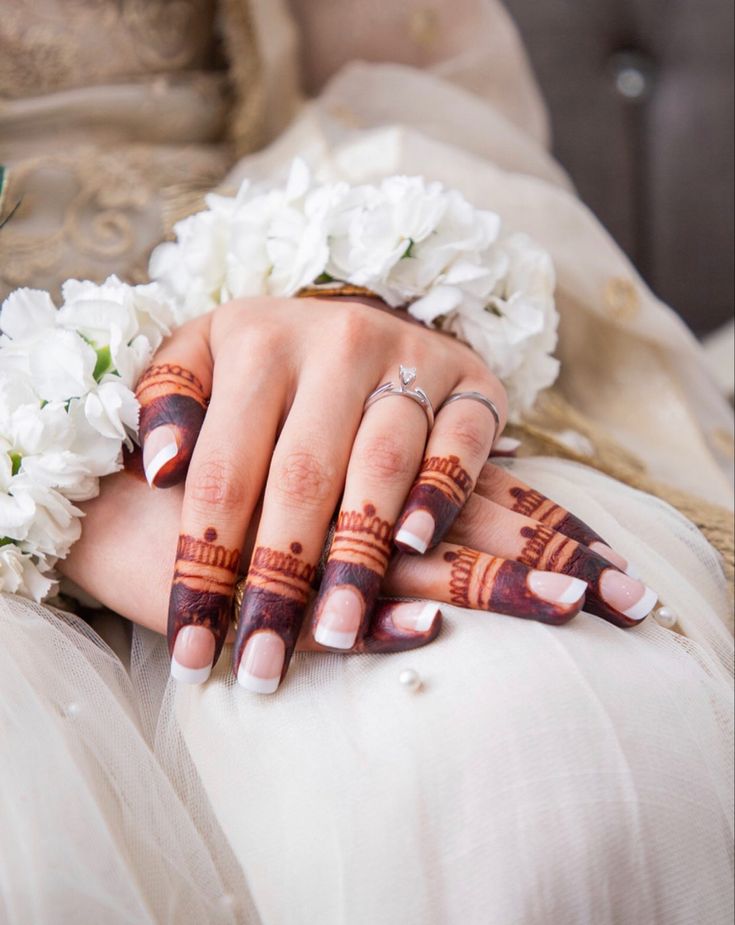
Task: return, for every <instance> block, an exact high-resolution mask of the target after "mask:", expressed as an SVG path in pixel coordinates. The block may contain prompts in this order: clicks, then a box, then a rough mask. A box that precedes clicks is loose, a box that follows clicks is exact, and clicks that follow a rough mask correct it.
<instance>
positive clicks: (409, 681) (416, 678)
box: [398, 668, 421, 693]
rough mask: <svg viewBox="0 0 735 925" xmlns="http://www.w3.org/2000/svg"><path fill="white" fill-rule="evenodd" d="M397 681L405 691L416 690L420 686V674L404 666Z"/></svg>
mask: <svg viewBox="0 0 735 925" xmlns="http://www.w3.org/2000/svg"><path fill="white" fill-rule="evenodd" d="M398 683H399V684H400V685H401V686H402V687H405V689H406V690H407V691H412V692H414V693H415V692H416V691H417V690H419V689H420V688H421V675H420V674H419V673H418V671H414V670H413V668H404V669H403V671H402V672H401V673H400V674H399V675H398Z"/></svg>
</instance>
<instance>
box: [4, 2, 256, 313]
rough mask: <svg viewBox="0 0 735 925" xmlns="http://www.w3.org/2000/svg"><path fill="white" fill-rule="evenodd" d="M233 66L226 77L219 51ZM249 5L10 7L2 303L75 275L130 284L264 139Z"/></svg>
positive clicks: (47, 4)
mask: <svg viewBox="0 0 735 925" xmlns="http://www.w3.org/2000/svg"><path fill="white" fill-rule="evenodd" d="M220 31H225V32H226V35H227V41H226V43H225V51H226V52H227V53H228V54H229V55H231V56H232V58H233V59H234V60H235V61H236V66H233V68H232V71H231V73H230V74H229V75H228V72H227V70H226V61H225V60H224V59H223V57H222V54H221V52H218V42H219V40H218V34H219V32H220ZM258 75H259V65H258V60H257V54H256V51H255V47H254V43H253V31H252V24H251V23H250V20H249V15H248V9H247V5H246V4H245V3H244V2H243V3H239V2H238V3H234V2H231V0H228V2H226V3H224V2H223V3H222V5H221V9H218V8H217V5H216V4H215V3H214V2H213V0H174V2H171V0H95V2H92V3H90V2H85V0H68V2H66V0H65V2H63V3H62V2H58V0H34V2H33V3H27V2H24V0H9V2H7V3H5V4H4V5H3V9H2V15H0V163H2V164H4V165H6V166H7V167H8V168H9V182H8V189H7V192H6V203H8V204H10V205H11V206H12V205H13V204H15V202H17V201H18V200H21V205H20V207H19V208H18V210H17V212H16V213H15V215H14V217H13V221H12V222H9V223H8V224H7V225H6V226H5V228H4V229H3V234H2V236H0V299H2V298H4V296H5V295H7V294H8V292H9V291H10V290H12V289H14V288H16V287H17V286H21V285H29V284H31V285H33V286H35V287H37V288H43V289H50V290H52V291H53V292H54V293H55V292H56V291H57V289H58V286H59V285H60V283H61V282H62V281H63V280H64V279H66V278H68V277H70V276H76V277H81V278H88V279H94V280H102V279H104V278H106V277H107V276H108V275H109V274H110V273H116V274H117V275H119V276H121V277H123V278H125V279H126V280H128V281H130V282H138V281H141V280H143V279H144V278H145V276H146V266H147V261H148V254H149V253H150V251H151V249H152V247H153V246H154V245H155V244H157V243H158V242H159V241H160V239H161V238H162V237H163V235H164V233H165V230H166V229H167V227H168V226H169V224H170V221H169V220H170V217H171V215H174V216H176V215H177V213H178V212H179V211H180V207H181V206H180V204H181V200H182V198H183V199H184V200H185V201H187V202H190V201H191V200H192V195H193V194H196V193H199V194H201V193H203V192H204V191H206V190H208V189H211V188H212V187H213V186H214V185H216V184H217V183H218V182H219V181H220V180H221V179H222V177H223V176H224V174H225V171H226V170H227V168H228V166H229V165H230V164H231V163H232V158H233V149H232V144H231V143H230V142H233V141H234V142H235V146H236V147H237V150H239V151H240V152H242V151H247V150H252V148H253V147H255V146H256V145H257V144H258V143H259V142H260V140H261V132H262V99H263V97H262V93H261V88H260V81H259V76H258Z"/></svg>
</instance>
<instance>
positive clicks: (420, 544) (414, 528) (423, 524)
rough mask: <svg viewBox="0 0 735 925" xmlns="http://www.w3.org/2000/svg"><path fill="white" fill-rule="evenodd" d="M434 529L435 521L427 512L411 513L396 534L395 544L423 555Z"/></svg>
mask: <svg viewBox="0 0 735 925" xmlns="http://www.w3.org/2000/svg"><path fill="white" fill-rule="evenodd" d="M435 529H436V521H435V520H434V518H433V517H432V516H431V514H430V513H429V512H428V511H421V510H419V511H411V513H410V514H409V515H408V517H407V518H406V519H405V520H404V521H403V523H402V524H401V526H400V528H399V530H398V532H397V533H396V535H395V542H396V543H397V544H398V545H399V546H408V547H409V549H413V550H414V551H415V552H418V553H420V554H421V553H425V552H426V550H427V549H428V548H429V543H430V542H431V539H432V537H433V536H434V530H435Z"/></svg>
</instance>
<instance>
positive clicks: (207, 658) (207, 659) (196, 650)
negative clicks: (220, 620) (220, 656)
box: [171, 625, 215, 684]
mask: <svg viewBox="0 0 735 925" xmlns="http://www.w3.org/2000/svg"><path fill="white" fill-rule="evenodd" d="M214 648H215V639H214V634H213V633H212V631H211V630H208V629H207V628H206V627H205V626H191V625H190V626H185V627H183V629H181V630H179V633H178V635H177V637H176V642H175V643H174V651H173V653H172V655H171V677H172V678H174V679H175V680H176V681H181V682H183V683H184V684H203V683H204V682H205V681H206V680H207V678H208V677H209V676H210V674H211V673H212V664H213V662H214Z"/></svg>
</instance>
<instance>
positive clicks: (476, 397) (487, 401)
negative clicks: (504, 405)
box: [439, 392, 500, 436]
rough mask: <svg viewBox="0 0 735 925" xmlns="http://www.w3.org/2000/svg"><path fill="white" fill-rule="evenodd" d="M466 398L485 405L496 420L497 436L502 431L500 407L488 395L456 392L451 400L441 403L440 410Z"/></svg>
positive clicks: (447, 399) (451, 396)
mask: <svg viewBox="0 0 735 925" xmlns="http://www.w3.org/2000/svg"><path fill="white" fill-rule="evenodd" d="M463 398H466V399H467V400H468V401H479V402H480V404H481V405H484V406H485V407H486V408H487V410H488V411H489V412H490V414H492V416H493V417H494V418H495V435H496V436H497V434H498V432H499V431H500V412H499V411H498V406H497V405H496V404H495V402H494V401H493V400H492V399H491V398H488V397H487V395H483V394H482V392H454V393H452V394H451V395H450V396H449V398H445V399H444V401H443V402H442V403H441V406H440V407H439V410H440V411H441V410H442V408H446V406H447V405H451V403H452V402H453V401H460V399H463Z"/></svg>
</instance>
